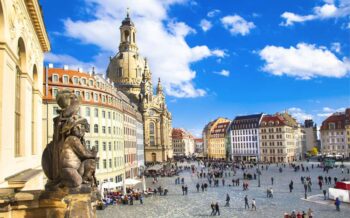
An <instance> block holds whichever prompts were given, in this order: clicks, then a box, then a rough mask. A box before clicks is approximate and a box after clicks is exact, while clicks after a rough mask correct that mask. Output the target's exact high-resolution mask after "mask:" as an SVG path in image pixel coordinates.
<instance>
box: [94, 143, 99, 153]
mask: <svg viewBox="0 0 350 218" xmlns="http://www.w3.org/2000/svg"><path fill="white" fill-rule="evenodd" d="M95 148H96V151H98V150H99V146H98V141H95Z"/></svg>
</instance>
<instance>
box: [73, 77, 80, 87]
mask: <svg viewBox="0 0 350 218" xmlns="http://www.w3.org/2000/svg"><path fill="white" fill-rule="evenodd" d="M78 83H79V78H78V77H73V84H75V85H76V84H78Z"/></svg>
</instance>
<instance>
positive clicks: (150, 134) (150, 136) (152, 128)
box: [149, 123, 155, 146]
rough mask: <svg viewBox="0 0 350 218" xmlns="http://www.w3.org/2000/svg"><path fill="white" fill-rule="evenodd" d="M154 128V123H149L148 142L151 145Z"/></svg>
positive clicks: (152, 143) (152, 144)
mask: <svg viewBox="0 0 350 218" xmlns="http://www.w3.org/2000/svg"><path fill="white" fill-rule="evenodd" d="M154 138H155V128H154V123H150V124H149V143H150V145H151V146H154V145H155V140H154Z"/></svg>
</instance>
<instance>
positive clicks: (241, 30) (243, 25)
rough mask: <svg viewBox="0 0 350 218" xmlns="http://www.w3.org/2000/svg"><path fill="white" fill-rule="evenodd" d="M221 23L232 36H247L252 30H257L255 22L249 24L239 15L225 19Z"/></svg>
mask: <svg viewBox="0 0 350 218" xmlns="http://www.w3.org/2000/svg"><path fill="white" fill-rule="evenodd" d="M221 22H222V24H223V25H224V27H225V28H226V29H228V30H229V31H230V33H231V34H232V35H238V34H241V35H242V36H245V35H247V34H249V33H250V30H251V29H253V28H255V25H254V23H253V22H248V21H246V20H245V19H244V18H242V17H241V16H239V15H232V16H226V17H223V18H222V19H221Z"/></svg>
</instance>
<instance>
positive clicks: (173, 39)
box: [64, 0, 225, 97]
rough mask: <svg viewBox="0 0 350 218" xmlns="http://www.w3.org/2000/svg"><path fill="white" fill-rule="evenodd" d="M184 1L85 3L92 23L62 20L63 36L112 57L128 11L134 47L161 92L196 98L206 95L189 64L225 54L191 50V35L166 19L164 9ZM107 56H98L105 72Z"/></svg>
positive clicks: (92, 0) (184, 27)
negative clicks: (134, 32) (133, 28)
mask: <svg viewBox="0 0 350 218" xmlns="http://www.w3.org/2000/svg"><path fill="white" fill-rule="evenodd" d="M185 2H187V0H147V1H138V0H129V1H123V0H85V3H86V5H87V6H86V7H88V8H89V10H87V11H89V13H90V16H91V18H92V19H89V20H72V19H70V18H67V19H66V20H64V29H65V35H66V36H67V37H70V38H74V39H78V40H80V41H81V42H82V43H86V44H92V45H96V46H98V47H99V48H100V50H101V53H102V54H109V55H111V54H115V53H116V52H117V49H118V43H119V38H120V33H119V25H120V24H121V21H122V20H123V19H124V18H125V12H126V8H127V7H129V8H131V12H130V14H131V19H132V21H133V22H134V23H135V25H136V28H137V37H136V38H137V39H136V41H137V44H138V46H139V51H140V53H141V55H143V56H147V58H148V60H149V64H150V67H151V70H152V73H153V78H154V80H155V81H156V79H157V78H158V77H161V79H162V82H163V84H164V88H165V91H166V93H167V94H168V95H172V96H175V97H198V96H203V95H205V94H206V92H205V91H204V90H203V89H198V88H196V87H195V84H194V83H193V82H192V80H193V79H194V78H195V77H196V72H195V71H193V70H192V69H191V68H190V66H191V64H192V63H194V62H197V61H201V60H203V59H205V58H208V57H211V56H213V57H223V56H225V52H224V51H221V50H219V49H217V50H211V49H209V48H208V47H207V46H206V45H197V46H193V47H191V46H190V45H189V44H188V43H187V42H186V39H185V38H186V37H187V36H188V35H189V34H194V33H195V31H194V30H193V29H192V28H191V27H189V26H188V25H186V24H185V23H183V22H178V21H176V18H170V17H169V16H168V9H169V8H170V7H171V6H172V5H174V4H179V3H185ZM109 55H100V56H99V60H100V59H101V58H103V57H104V56H105V57H106V61H105V62H103V61H102V62H99V66H98V67H99V68H103V69H106V68H107V63H108V58H107V57H108V56H109ZM155 81H154V82H155Z"/></svg>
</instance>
